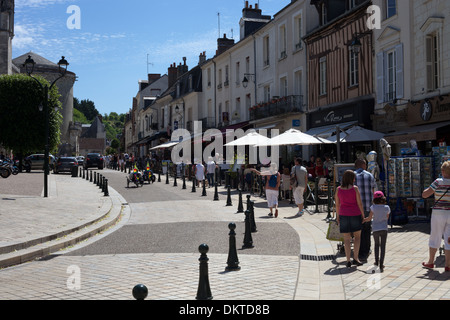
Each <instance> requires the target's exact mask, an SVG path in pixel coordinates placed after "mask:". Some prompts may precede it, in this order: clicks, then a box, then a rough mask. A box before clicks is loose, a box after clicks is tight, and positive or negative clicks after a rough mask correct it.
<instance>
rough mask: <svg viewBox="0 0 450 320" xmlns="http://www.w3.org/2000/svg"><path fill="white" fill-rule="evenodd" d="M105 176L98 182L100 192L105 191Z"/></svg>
mask: <svg viewBox="0 0 450 320" xmlns="http://www.w3.org/2000/svg"><path fill="white" fill-rule="evenodd" d="M105 179H106V178H105V177H103V176H102V179H101V182H100V188H101V189H102V192H103V193H105Z"/></svg>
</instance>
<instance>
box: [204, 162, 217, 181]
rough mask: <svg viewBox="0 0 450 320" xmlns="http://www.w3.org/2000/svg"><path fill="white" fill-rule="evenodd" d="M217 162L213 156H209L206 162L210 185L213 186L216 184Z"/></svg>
mask: <svg viewBox="0 0 450 320" xmlns="http://www.w3.org/2000/svg"><path fill="white" fill-rule="evenodd" d="M216 168H217V165H216V162H215V161H214V160H213V157H208V162H207V163H206V177H207V178H208V187H209V188H211V187H213V186H214V183H215V181H214V175H215V174H216Z"/></svg>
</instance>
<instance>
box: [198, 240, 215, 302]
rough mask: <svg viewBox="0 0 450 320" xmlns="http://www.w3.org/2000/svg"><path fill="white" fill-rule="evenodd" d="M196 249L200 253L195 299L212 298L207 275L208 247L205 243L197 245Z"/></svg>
mask: <svg viewBox="0 0 450 320" xmlns="http://www.w3.org/2000/svg"><path fill="white" fill-rule="evenodd" d="M198 251H199V252H200V253H201V255H200V259H198V261H200V276H199V281H198V290H197V296H196V297H195V299H197V300H212V298H213V297H212V295H211V288H210V286H209V276H208V260H209V259H208V256H207V255H206V254H207V253H208V251H209V247H208V245H206V244H202V245H200V246H199V247H198Z"/></svg>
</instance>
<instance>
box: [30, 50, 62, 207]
mask: <svg viewBox="0 0 450 320" xmlns="http://www.w3.org/2000/svg"><path fill="white" fill-rule="evenodd" d="M35 65H36V63H35V62H34V60H33V59H32V58H31V55H29V56H28V58H27V60H25V63H24V67H25V70H26V73H27V74H28V75H29V76H30V77H31V78H33V79H34V80H35V81H36V82H37V83H38V84H39V86H40V87H41V89H42V93H43V96H42V110H43V111H44V114H45V153H44V198H47V197H48V175H49V161H48V158H49V153H50V151H49V127H50V116H49V109H48V99H49V96H48V94H49V92H50V90H51V89H52V88H53V86H54V85H55V83H56V81H58V80H59V79H61V78H63V77H64V76H65V75H66V73H67V67H68V66H69V63H68V62H67V60H66V59H65V58H64V56H63V57H62V58H61V60H59V62H58V68H59V74H60V76H59V77H58V78H56V79H55V80H54V81H53V82H52V84H51V85H50V86H48V85H47V84H45V85H43V84H42V83H41V82H40V81H39V80H38V79H36V78H35V77H33V76H32V73H33V71H34V66H35ZM39 110H41V108H40V107H39Z"/></svg>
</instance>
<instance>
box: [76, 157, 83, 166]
mask: <svg viewBox="0 0 450 320" xmlns="http://www.w3.org/2000/svg"><path fill="white" fill-rule="evenodd" d="M76 158H77V161H78V165H79V166H82V165H83V163H84V157H83V156H78V157H76Z"/></svg>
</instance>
